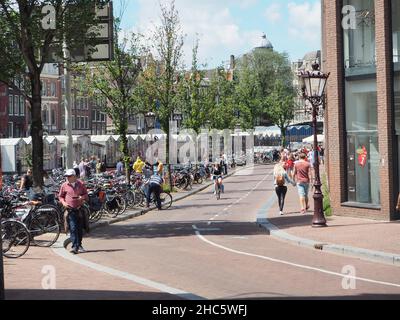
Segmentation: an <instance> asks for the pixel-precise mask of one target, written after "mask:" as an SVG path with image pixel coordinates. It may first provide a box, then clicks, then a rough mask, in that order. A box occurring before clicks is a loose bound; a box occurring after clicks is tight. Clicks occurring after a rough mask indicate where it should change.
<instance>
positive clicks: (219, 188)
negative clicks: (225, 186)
mask: <svg viewBox="0 0 400 320" xmlns="http://www.w3.org/2000/svg"><path fill="white" fill-rule="evenodd" d="M216 196H217V200H221V186H220V185H219V184H217V194H216Z"/></svg>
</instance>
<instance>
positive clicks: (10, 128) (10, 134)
mask: <svg viewBox="0 0 400 320" xmlns="http://www.w3.org/2000/svg"><path fill="white" fill-rule="evenodd" d="M7 131H8V137H9V138H13V137H14V123H12V122H9V123H8V130H7Z"/></svg>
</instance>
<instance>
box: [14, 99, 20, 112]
mask: <svg viewBox="0 0 400 320" xmlns="http://www.w3.org/2000/svg"><path fill="white" fill-rule="evenodd" d="M14 116H19V96H14Z"/></svg>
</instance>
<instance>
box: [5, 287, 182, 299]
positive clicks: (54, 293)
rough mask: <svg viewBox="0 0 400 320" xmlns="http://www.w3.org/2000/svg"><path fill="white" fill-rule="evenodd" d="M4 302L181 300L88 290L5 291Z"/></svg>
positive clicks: (160, 295)
mask: <svg viewBox="0 0 400 320" xmlns="http://www.w3.org/2000/svg"><path fill="white" fill-rule="evenodd" d="M5 297H6V300H53V301H56V300H183V299H180V298H179V297H177V296H173V295H170V294H167V293H156V292H137V291H131V292H128V291H89V290H29V289H10V290H7V289H6V290H5Z"/></svg>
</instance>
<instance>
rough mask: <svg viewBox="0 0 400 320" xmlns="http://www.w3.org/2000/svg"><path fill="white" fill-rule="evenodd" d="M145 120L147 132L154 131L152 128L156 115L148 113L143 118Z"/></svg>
mask: <svg viewBox="0 0 400 320" xmlns="http://www.w3.org/2000/svg"><path fill="white" fill-rule="evenodd" d="M145 120H146V125H147V130H149V129H150V128H151V129H154V126H155V124H156V114H155V113H153V112H149V113H147V114H146V116H145Z"/></svg>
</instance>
